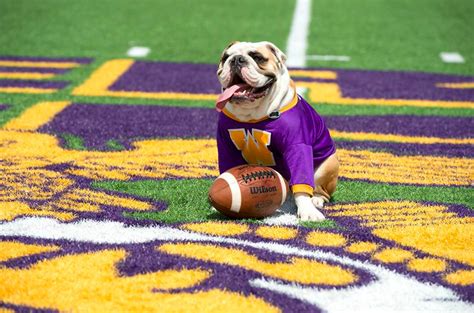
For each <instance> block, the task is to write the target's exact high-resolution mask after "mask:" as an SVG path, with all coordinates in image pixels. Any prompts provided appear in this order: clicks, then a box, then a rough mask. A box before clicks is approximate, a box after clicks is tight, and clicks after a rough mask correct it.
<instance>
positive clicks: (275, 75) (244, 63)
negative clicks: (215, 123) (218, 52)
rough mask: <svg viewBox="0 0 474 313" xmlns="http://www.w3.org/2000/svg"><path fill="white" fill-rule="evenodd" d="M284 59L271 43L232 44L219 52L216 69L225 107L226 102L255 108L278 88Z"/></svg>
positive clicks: (283, 71)
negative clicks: (249, 105) (220, 54)
mask: <svg viewBox="0 0 474 313" xmlns="http://www.w3.org/2000/svg"><path fill="white" fill-rule="evenodd" d="M285 60H286V56H285V55H284V54H283V53H282V52H281V51H280V49H278V48H277V47H276V46H275V45H274V44H272V43H270V42H266V41H264V42H256V43H251V42H233V43H231V44H230V45H229V46H228V47H227V48H226V49H225V50H224V52H223V53H222V56H221V60H220V62H219V68H218V70H217V76H218V78H219V81H220V83H221V86H222V90H223V94H222V95H224V96H222V95H221V98H224V100H225V102H224V105H225V103H226V102H228V101H230V102H231V103H233V104H238V105H246V104H252V105H253V106H255V105H258V104H259V103H260V102H262V101H263V99H264V98H265V97H266V96H268V95H269V94H271V93H272V92H273V90H274V89H275V88H276V87H277V86H276V85H278V80H279V79H280V77H281V76H282V75H284V74H286V75H287V70H286V67H285ZM224 105H222V107H223V106H224ZM218 108H219V103H218Z"/></svg>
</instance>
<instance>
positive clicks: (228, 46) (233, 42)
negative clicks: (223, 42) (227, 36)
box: [224, 40, 240, 51]
mask: <svg viewBox="0 0 474 313" xmlns="http://www.w3.org/2000/svg"><path fill="white" fill-rule="evenodd" d="M239 42H240V41H236V40H234V41H231V42H230V43H229V44H228V45H227V47H225V49H224V51H226V50H227V49H229V48H230V47H232V46H233V45H235V44H236V43H239Z"/></svg>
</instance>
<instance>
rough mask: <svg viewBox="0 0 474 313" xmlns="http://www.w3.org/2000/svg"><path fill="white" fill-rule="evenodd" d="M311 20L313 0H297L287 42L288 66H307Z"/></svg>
mask: <svg viewBox="0 0 474 313" xmlns="http://www.w3.org/2000/svg"><path fill="white" fill-rule="evenodd" d="M310 22H311V0H297V1H296V6H295V11H294V13H293V21H292V23H291V29H290V34H289V36H288V40H287V42H286V56H287V58H288V59H287V61H286V66H288V67H305V66H306V49H307V46H308V34H309V24H310Z"/></svg>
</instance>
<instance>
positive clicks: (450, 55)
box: [439, 52, 465, 63]
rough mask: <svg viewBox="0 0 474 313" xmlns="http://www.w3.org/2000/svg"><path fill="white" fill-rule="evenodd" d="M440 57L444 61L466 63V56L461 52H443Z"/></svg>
mask: <svg viewBox="0 0 474 313" xmlns="http://www.w3.org/2000/svg"><path fill="white" fill-rule="evenodd" d="M439 57H440V58H441V60H442V61H443V62H444V63H464V62H465V61H464V58H463V56H462V55H461V54H460V53H459V52H441V53H440V54H439Z"/></svg>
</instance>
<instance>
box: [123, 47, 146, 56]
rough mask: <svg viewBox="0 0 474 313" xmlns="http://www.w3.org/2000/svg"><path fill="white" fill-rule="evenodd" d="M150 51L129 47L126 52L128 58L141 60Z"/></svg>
mask: <svg viewBox="0 0 474 313" xmlns="http://www.w3.org/2000/svg"><path fill="white" fill-rule="evenodd" d="M150 51H151V49H150V48H148V47H131V48H130V49H128V51H127V55H128V56H129V57H135V58H142V57H146V56H147V55H148V54H149V53H150Z"/></svg>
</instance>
